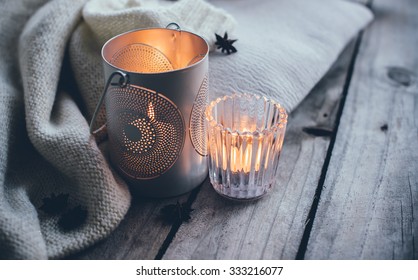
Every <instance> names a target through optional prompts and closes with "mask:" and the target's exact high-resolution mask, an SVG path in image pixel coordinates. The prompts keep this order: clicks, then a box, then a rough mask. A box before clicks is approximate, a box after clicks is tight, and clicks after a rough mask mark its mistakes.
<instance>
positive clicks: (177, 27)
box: [165, 22, 181, 30]
mask: <svg viewBox="0 0 418 280" xmlns="http://www.w3.org/2000/svg"><path fill="white" fill-rule="evenodd" d="M173 26H174V28H170V27H173ZM165 28H166V29H176V30H181V28H180V25H178V24H177V23H175V22H170V23H169V24H167V26H166V27H165Z"/></svg>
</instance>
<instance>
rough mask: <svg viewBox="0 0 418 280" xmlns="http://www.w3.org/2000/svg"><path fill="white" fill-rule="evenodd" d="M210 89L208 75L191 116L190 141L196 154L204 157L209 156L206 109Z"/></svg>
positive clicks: (201, 86)
mask: <svg viewBox="0 0 418 280" xmlns="http://www.w3.org/2000/svg"><path fill="white" fill-rule="evenodd" d="M208 88H209V83H208V75H207V74H206V76H205V78H204V79H203V81H202V84H201V85H200V88H199V92H198V94H197V96H196V98H195V101H194V103H193V108H192V112H191V114H190V127H189V128H190V140H191V142H192V144H193V147H194V148H195V150H196V152H198V153H199V154H200V155H202V156H206V155H207V141H206V126H205V109H206V105H207V104H208V101H209V89H208Z"/></svg>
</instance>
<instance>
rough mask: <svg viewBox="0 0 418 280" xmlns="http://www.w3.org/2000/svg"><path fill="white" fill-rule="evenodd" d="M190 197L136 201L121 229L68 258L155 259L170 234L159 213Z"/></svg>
mask: <svg viewBox="0 0 418 280" xmlns="http://www.w3.org/2000/svg"><path fill="white" fill-rule="evenodd" d="M189 195H190V194H186V195H183V196H180V197H177V198H171V199H137V200H135V201H133V203H132V206H131V208H130V209H129V211H128V213H127V214H126V217H125V219H123V220H122V222H121V223H120V225H119V226H118V228H116V230H115V231H113V232H112V233H111V234H110V236H109V237H108V238H107V239H105V240H104V241H102V242H100V243H98V244H96V245H95V246H93V247H91V248H88V249H87V250H85V251H83V252H81V253H79V254H76V255H73V256H70V257H69V259H96V260H97V259H154V258H155V257H156V256H157V255H158V253H159V250H160V248H161V247H162V245H163V243H164V241H165V239H166V238H167V236H168V235H169V233H170V230H171V228H172V227H171V225H170V224H167V223H166V222H164V220H163V219H162V216H161V214H160V210H161V209H162V208H163V207H164V206H166V205H168V204H175V203H176V202H177V201H179V202H186V201H187V198H188V196H189Z"/></svg>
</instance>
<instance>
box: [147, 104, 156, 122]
mask: <svg viewBox="0 0 418 280" xmlns="http://www.w3.org/2000/svg"><path fill="white" fill-rule="evenodd" d="M148 117H149V118H150V120H152V121H153V120H154V118H155V112H154V106H153V105H152V102H150V103H149V105H148Z"/></svg>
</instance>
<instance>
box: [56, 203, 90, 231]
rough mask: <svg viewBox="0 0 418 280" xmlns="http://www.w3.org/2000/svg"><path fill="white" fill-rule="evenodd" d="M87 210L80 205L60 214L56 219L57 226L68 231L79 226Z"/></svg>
mask: <svg viewBox="0 0 418 280" xmlns="http://www.w3.org/2000/svg"><path fill="white" fill-rule="evenodd" d="M87 214H88V212H87V210H86V209H85V208H83V207H81V206H80V205H78V206H76V207H74V208H72V209H70V210H68V211H67V212H65V213H64V214H62V216H61V218H60V219H59V220H58V226H59V227H60V229H61V230H63V231H69V230H73V229H76V228H78V227H80V226H81V225H82V224H84V222H85V221H86V219H87Z"/></svg>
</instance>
